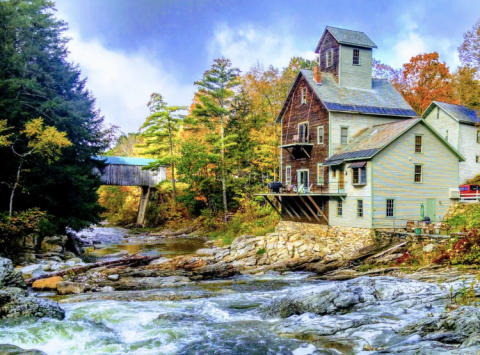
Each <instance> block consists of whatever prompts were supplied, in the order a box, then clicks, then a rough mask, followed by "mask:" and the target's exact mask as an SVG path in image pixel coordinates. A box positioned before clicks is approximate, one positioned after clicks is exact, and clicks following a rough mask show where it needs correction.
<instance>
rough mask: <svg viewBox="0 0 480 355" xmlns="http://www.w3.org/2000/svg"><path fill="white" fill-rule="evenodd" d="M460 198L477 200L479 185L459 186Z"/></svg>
mask: <svg viewBox="0 0 480 355" xmlns="http://www.w3.org/2000/svg"><path fill="white" fill-rule="evenodd" d="M460 197H461V198H467V199H468V198H472V199H478V198H479V197H480V185H460Z"/></svg>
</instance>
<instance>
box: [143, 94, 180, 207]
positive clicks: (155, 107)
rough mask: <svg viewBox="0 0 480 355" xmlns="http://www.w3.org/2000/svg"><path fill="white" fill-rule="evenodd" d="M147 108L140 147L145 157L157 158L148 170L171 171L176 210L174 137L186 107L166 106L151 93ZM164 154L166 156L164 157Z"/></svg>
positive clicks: (159, 98)
mask: <svg viewBox="0 0 480 355" xmlns="http://www.w3.org/2000/svg"><path fill="white" fill-rule="evenodd" d="M147 106H148V107H149V108H150V116H148V117H147V120H146V121H145V123H144V124H143V126H142V127H140V130H143V132H142V134H141V137H142V138H144V139H145V143H144V144H143V145H142V146H144V147H146V148H147V149H146V150H145V151H144V152H143V154H145V155H152V156H154V157H157V158H159V159H158V160H157V161H156V162H155V163H153V164H149V165H148V169H158V168H159V167H160V166H164V165H170V168H171V170H172V187H173V204H174V207H175V210H176V209H177V191H176V188H175V165H176V161H177V157H176V156H175V155H174V145H175V135H176V134H177V133H178V132H179V131H180V125H181V122H182V120H183V117H184V115H181V114H179V111H184V110H186V109H187V107H186V106H168V104H167V103H166V102H165V101H164V100H163V97H162V95H160V94H157V93H153V94H152V95H151V96H150V101H149V102H148V104H147ZM166 152H168V153H167V155H166Z"/></svg>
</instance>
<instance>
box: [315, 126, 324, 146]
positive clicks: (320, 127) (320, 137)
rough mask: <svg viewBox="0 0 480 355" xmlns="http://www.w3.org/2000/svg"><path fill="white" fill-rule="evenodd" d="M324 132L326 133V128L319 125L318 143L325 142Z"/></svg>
mask: <svg viewBox="0 0 480 355" xmlns="http://www.w3.org/2000/svg"><path fill="white" fill-rule="evenodd" d="M324 133H325V130H324V128H323V126H318V127H317V144H323V138H324V137H323V136H324Z"/></svg>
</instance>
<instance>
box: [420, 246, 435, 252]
mask: <svg viewBox="0 0 480 355" xmlns="http://www.w3.org/2000/svg"><path fill="white" fill-rule="evenodd" d="M436 249H437V246H436V245H433V244H428V245H425V246H424V247H423V252H424V253H431V252H432V251H434V250H436Z"/></svg>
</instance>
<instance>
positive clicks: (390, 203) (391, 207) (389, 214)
mask: <svg viewBox="0 0 480 355" xmlns="http://www.w3.org/2000/svg"><path fill="white" fill-rule="evenodd" d="M394 211H395V200H394V199H387V210H386V215H387V217H393V215H394Z"/></svg>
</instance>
